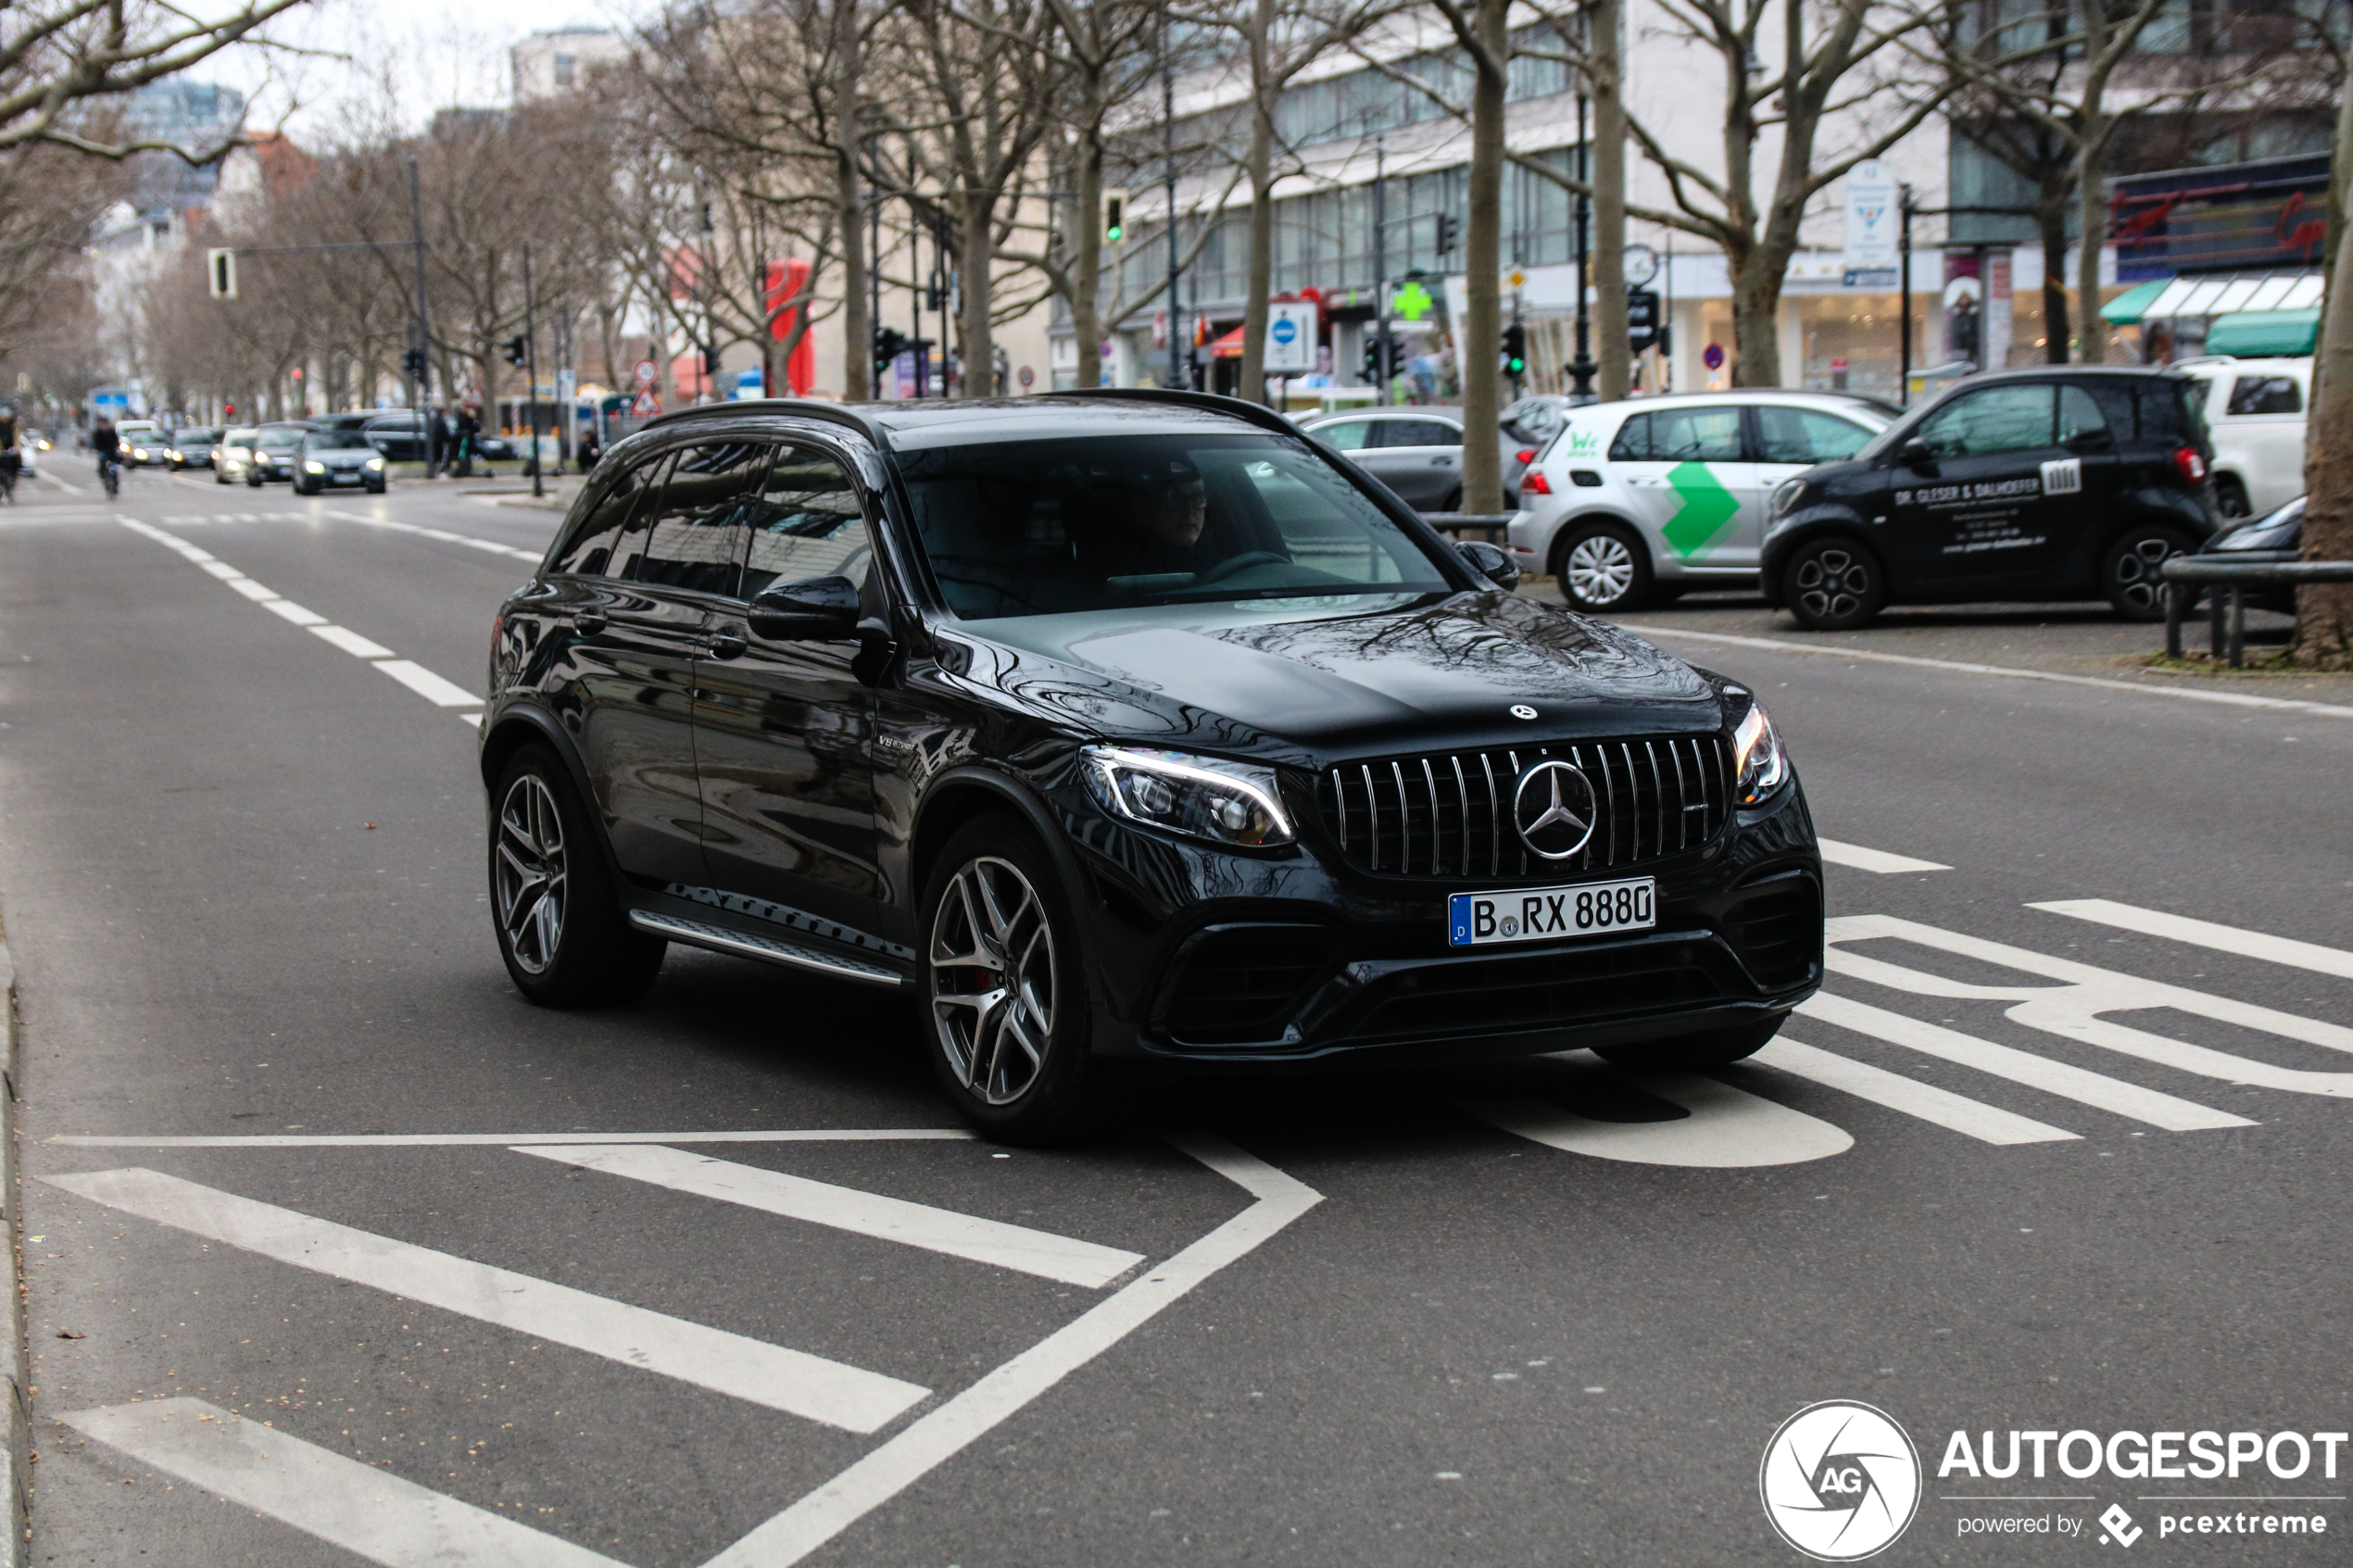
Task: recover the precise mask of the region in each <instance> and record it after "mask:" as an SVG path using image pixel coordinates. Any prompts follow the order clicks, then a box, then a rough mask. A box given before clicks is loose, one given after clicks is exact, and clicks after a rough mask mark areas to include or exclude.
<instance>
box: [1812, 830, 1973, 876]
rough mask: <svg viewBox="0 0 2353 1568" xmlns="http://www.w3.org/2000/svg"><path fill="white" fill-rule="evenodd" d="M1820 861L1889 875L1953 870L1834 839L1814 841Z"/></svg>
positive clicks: (1934, 862)
mask: <svg viewBox="0 0 2353 1568" xmlns="http://www.w3.org/2000/svg"><path fill="white" fill-rule="evenodd" d="M1816 843H1817V845H1818V847H1820V849H1821V851H1822V859H1825V860H1828V861H1829V862H1830V863H1831V865H1833V866H1849V867H1852V868H1853V869H1855V870H1856V871H1858V872H1880V873H1881V875H1890V874H1893V873H1894V872H1949V871H1951V870H1952V869H1953V868H1952V867H1950V866H1946V865H1940V864H1938V863H1937V862H1936V861H1934V860H1915V859H1912V858H1911V857H1910V856H1909V855H1891V854H1889V853H1888V852H1887V851H1886V850H1884V849H1866V848H1864V847H1862V846H1861V845H1859V844H1841V843H1840V842H1839V841H1838V840H1836V839H1834V838H1824V839H1818V840H1816Z"/></svg>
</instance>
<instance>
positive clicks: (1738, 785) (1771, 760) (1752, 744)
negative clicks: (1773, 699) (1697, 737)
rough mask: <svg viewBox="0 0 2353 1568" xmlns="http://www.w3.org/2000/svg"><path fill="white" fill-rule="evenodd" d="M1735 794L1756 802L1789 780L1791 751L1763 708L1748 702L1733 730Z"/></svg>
mask: <svg viewBox="0 0 2353 1568" xmlns="http://www.w3.org/2000/svg"><path fill="white" fill-rule="evenodd" d="M1732 777H1733V780H1734V783H1733V784H1732V798H1733V800H1735V801H1736V802H1738V803H1739V804H1741V805H1743V806H1755V805H1756V804H1757V803H1758V802H1760V801H1762V800H1764V799H1766V798H1767V797H1769V796H1770V795H1771V794H1772V793H1773V792H1774V791H1775V790H1777V789H1779V788H1780V787H1781V785H1782V784H1786V783H1787V782H1788V781H1789V753H1788V752H1786V751H1784V750H1782V749H1781V737H1780V735H1779V734H1776V733H1775V732H1774V729H1773V721H1772V720H1770V719H1768V718H1767V717H1766V716H1765V709H1764V708H1763V707H1762V706H1761V705H1759V704H1755V703H1751V704H1750V705H1749V709H1748V712H1747V713H1745V714H1744V715H1743V716H1742V718H1741V721H1740V723H1739V724H1738V725H1737V726H1735V727H1734V728H1733V730H1732Z"/></svg>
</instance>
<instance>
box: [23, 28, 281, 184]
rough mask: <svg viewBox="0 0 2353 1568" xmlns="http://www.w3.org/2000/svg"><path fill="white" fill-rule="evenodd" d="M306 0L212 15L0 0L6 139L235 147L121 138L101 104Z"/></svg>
mask: <svg viewBox="0 0 2353 1568" xmlns="http://www.w3.org/2000/svg"><path fill="white" fill-rule="evenodd" d="M301 4H303V0H245V4H244V5H242V6H238V7H237V8H235V9H233V10H232V11H229V12H228V13H226V14H225V15H222V16H220V17H217V18H213V19H206V18H204V17H201V16H198V15H196V14H195V13H194V12H193V11H191V10H190V9H188V8H186V7H184V6H181V5H178V4H175V3H173V0H13V3H11V4H9V5H7V6H0V10H5V12H6V16H7V19H8V22H9V24H10V25H9V27H8V28H7V30H6V33H5V34H0V148H6V147H16V146H21V145H24V144H28V143H32V142H47V143H52V144H56V145H58V146H65V147H71V148H73V149H74V150H75V151H77V152H82V153H87V154H93V155H95V156H97V157H106V158H113V159H120V158H124V157H129V156H131V155H132V154H133V153H139V152H165V153H174V154H178V155H181V156H182V157H187V158H188V159H189V161H190V162H192V163H207V162H209V161H211V160H212V159H213V158H215V157H220V154H221V153H222V152H224V151H226V150H227V148H226V146H222V147H214V148H206V149H192V148H186V147H180V146H175V145H174V144H170V143H169V142H159V141H152V140H142V139H139V138H135V137H133V138H120V137H117V136H115V135H113V134H112V133H111V132H112V130H113V127H112V126H110V125H108V124H107V123H106V122H105V121H104V120H103V119H94V117H93V114H92V111H93V110H94V109H95V108H98V107H102V106H103V105H104V104H105V103H106V102H107V100H109V99H118V98H120V97H121V96H122V95H123V94H129V93H134V92H136V91H138V90H139V89H140V88H142V87H145V86H146V85H147V84H148V83H150V82H160V81H162V80H163V79H164V78H166V77H168V76H174V75H177V74H178V73H180V72H182V71H183V70H186V69H188V68H189V67H191V66H195V65H199V64H201V63H203V62H204V61H205V60H208V59H209V58H211V57H212V56H214V55H217V54H219V53H220V51H221V50H223V49H226V48H228V47H229V46H230V45H231V44H242V43H248V42H260V41H263V40H264V39H265V38H266V34H265V33H264V31H263V29H264V28H265V27H266V25H267V24H268V23H269V22H270V21H271V19H274V18H277V17H280V16H283V15H284V14H285V13H286V12H288V11H291V10H293V9H294V8H295V7H296V6H299V5H301Z"/></svg>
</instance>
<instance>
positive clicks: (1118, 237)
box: [1103, 223, 1127, 245]
mask: <svg viewBox="0 0 2353 1568" xmlns="http://www.w3.org/2000/svg"><path fill="white" fill-rule="evenodd" d="M1126 237H1127V231H1126V230H1125V229H1123V228H1121V227H1120V226H1119V225H1118V224H1116V223H1114V224H1113V225H1112V226H1111V230H1110V232H1108V233H1106V234H1104V236H1103V238H1105V239H1107V240H1109V241H1110V242H1111V243H1112V244H1114V245H1117V244H1118V243H1119V242H1120V241H1122V240H1124V239H1126Z"/></svg>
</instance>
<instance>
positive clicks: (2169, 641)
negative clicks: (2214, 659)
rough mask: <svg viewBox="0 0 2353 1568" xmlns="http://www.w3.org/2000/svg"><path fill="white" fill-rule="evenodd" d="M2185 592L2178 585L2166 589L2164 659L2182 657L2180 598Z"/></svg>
mask: <svg viewBox="0 0 2353 1568" xmlns="http://www.w3.org/2000/svg"><path fill="white" fill-rule="evenodd" d="M2186 592H2188V589H2187V587H2186V586H2185V585H2183V584H2182V583H2171V584H2169V585H2168V586H2167V588H2166V592H2165V657H2166V658H2168V659H2179V658H2181V657H2182V596H2183V594H2184V593H2186Z"/></svg>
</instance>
